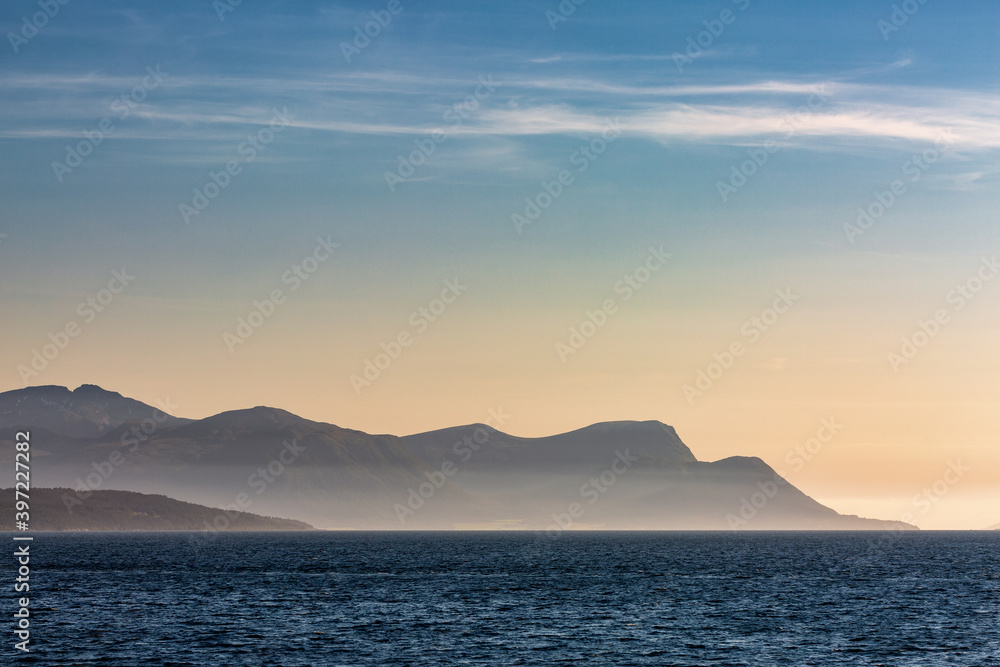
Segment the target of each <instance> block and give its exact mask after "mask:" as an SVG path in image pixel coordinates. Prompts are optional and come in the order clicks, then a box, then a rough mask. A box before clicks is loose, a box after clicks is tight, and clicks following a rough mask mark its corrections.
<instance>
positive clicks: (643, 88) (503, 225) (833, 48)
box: [0, 0, 1000, 528]
mask: <svg viewBox="0 0 1000 667" xmlns="http://www.w3.org/2000/svg"><path fill="white" fill-rule="evenodd" d="M46 7H47V8H48V9H47V11H48V14H45V13H44V11H45V10H46ZM0 27H2V32H3V33H4V35H6V38H5V39H4V42H5V43H4V44H2V45H0V91H2V93H0V199H2V202H3V204H2V206H0V235H2V236H0V312H2V322H3V324H2V332H3V338H2V340H3V345H2V346H0V389H2V390H8V389H17V388H21V387H24V386H33V385H43V384H57V385H66V386H69V387H71V388H72V387H76V386H78V385H80V384H83V383H92V384H98V385H100V386H102V387H104V388H106V389H110V390H113V391H118V392H120V393H122V394H124V395H126V396H130V397H133V398H137V399H139V400H143V401H145V402H147V403H155V402H156V401H167V400H169V402H170V404H171V405H172V406H176V408H175V410H174V412H175V414H179V415H181V416H185V417H190V418H201V417H205V416H209V415H211V414H215V413H218V412H221V411H224V410H231V409H239V408H245V407H250V406H254V405H270V406H274V407H280V408H284V409H287V410H290V411H292V412H294V413H296V414H299V415H301V416H303V417H307V418H310V419H315V420H319V421H326V422H330V423H334V424H337V425H339V426H343V427H349V428H356V429H360V430H364V431H367V432H371V433H394V434H399V435H405V434H410V433H416V432H422V431H426V430H430V429H434V428H441V427H445V426H452V425H456V424H466V423H473V422H485V421H487V420H488V419H490V417H491V414H494V413H491V411H494V412H496V411H500V412H501V413H502V414H503V415H505V421H504V426H503V430H505V431H507V432H509V433H513V434H515V435H522V436H539V435H548V434H554V433H559V432H563V431H567V430H572V429H575V428H579V427H581V426H584V425H587V424H590V423H594V422H598V421H611V420H625V419H641V420H645V419H657V420H660V421H662V422H664V423H667V424H670V425H673V426H674V427H675V428H676V429H677V431H678V433H679V435H680V436H681V438H682V439H683V440H684V441H685V442H686V443H687V444H688V445H689V446H690V447H691V449H692V450H693V451H694V453H695V454H696V455H697V456H698V457H699V458H700V459H701V460H717V459H721V458H724V457H726V456H732V455H755V456H759V457H761V458H763V459H764V460H765V461H767V462H768V463H769V464H771V465H772V466H773V467H774V468H775V469H776V470H778V471H779V472H780V473H782V474H783V475H785V476H786V478H788V479H789V480H790V481H791V482H792V483H794V484H796V485H797V486H798V487H799V488H801V489H802V490H803V491H805V492H806V493H807V494H809V495H811V496H813V497H814V498H816V499H817V500H819V501H820V502H823V503H825V504H827V505H829V506H831V507H833V508H834V509H837V510H838V511H840V512H844V513H850V514H860V515H862V516H870V517H877V518H883V519H899V518H900V517H902V516H903V515H904V514H909V515H911V516H913V517H914V518H913V519H912V522H913V523H916V524H917V525H918V526H920V527H921V528H983V527H986V526H988V525H991V524H994V523H997V522H998V521H1000V442H998V440H997V437H998V436H997V434H998V433H1000V410H998V409H997V408H998V404H1000V347H998V342H997V341H998V337H997V332H998V331H1000V308H998V306H1000V280H994V278H995V277H996V274H997V272H998V271H1000V268H998V267H997V265H996V262H997V257H998V254H997V253H1000V226H998V224H997V212H998V203H1000V199H998V194H1000V162H998V154H1000V89H998V82H1000V58H998V55H1000V46H998V45H1000V39H998V37H1000V34H998V33H1000V5H997V4H996V3H994V2H987V1H985V0H984V1H972V0H968V1H958V2H953V3H943V2H934V1H933V0H931V1H929V2H923V3H920V2H918V1H917V0H911V1H910V2H903V3H895V4H894V3H891V2H884V3H883V2H871V1H870V0H866V1H863V2H862V1H860V0H847V1H845V2H839V3H799V2H791V1H780V2H779V1H777V0H773V1H764V0H718V1H717V2H635V3H616V2H601V1H600V0H590V1H589V2H581V3H580V4H576V2H575V1H574V0H564V1H563V2H562V3H561V4H560V3H559V2H556V1H552V2H530V3H529V2H514V1H504V2H477V3H468V2H461V3H460V2H431V1H430V0H426V1H424V2H414V1H412V0H398V1H396V0H393V1H390V0H385V1H382V0H377V1H372V2H364V3H362V2H339V3H333V2H297V3H280V2H265V1H262V0H244V1H243V2H240V3H236V2H234V1H233V0H218V1H216V2H212V1H210V0H197V1H194V0H191V1H188V0H180V1H178V2H172V3H169V5H159V4H156V3H128V2H121V1H118V0H110V1H107V2H87V1H85V0H69V1H68V2H66V4H60V2H58V1H57V0H52V2H51V3H50V4H46V2H44V0H43V2H41V3H38V2H28V1H25V0H11V1H10V2H5V3H3V6H2V7H0Z"/></svg>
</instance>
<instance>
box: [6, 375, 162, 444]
mask: <svg viewBox="0 0 1000 667" xmlns="http://www.w3.org/2000/svg"><path fill="white" fill-rule="evenodd" d="M157 415H158V416H159V419H157V421H158V422H170V421H172V420H174V417H172V416H168V419H166V420H164V419H162V416H163V415H162V413H160V411H158V410H157V409H156V408H154V407H153V406H151V405H146V404H145V403H142V402H140V401H136V400H134V399H131V398H125V397H124V396H122V395H121V394H119V393H116V392H113V391H107V390H106V389H102V388H101V387H98V386H97V385H95V384H82V385H80V386H79V387H77V388H76V389H75V390H73V391H70V390H69V389H68V388H67V387H63V386H59V385H39V386H34V387H25V388H24V389H15V390H13V391H6V392H3V393H0V423H2V424H3V425H4V426H13V427H17V428H32V427H38V428H44V429H47V430H49V431H51V432H53V433H57V434H59V435H64V436H69V437H74V438H97V437H100V436H102V435H104V434H105V433H108V432H109V431H111V430H113V429H115V428H117V427H118V426H121V425H122V424H124V423H125V422H128V421H133V420H136V419H145V418H148V417H154V416H157Z"/></svg>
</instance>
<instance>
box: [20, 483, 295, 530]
mask: <svg viewBox="0 0 1000 667" xmlns="http://www.w3.org/2000/svg"><path fill="white" fill-rule="evenodd" d="M14 502H15V500H14V490H13V489H0V513H2V515H3V517H4V519H3V523H2V524H0V530H8V531H10V530H14ZM30 507H31V512H30V514H31V523H30V527H31V530H33V531H35V530H41V531H45V530H212V529H214V530H313V527H312V526H310V525H309V524H307V523H303V522H301V521H293V520H291V519H277V518H274V517H269V516H260V515H258V514H249V513H247V512H239V511H228V512H227V511H225V510H223V509H214V508H211V507H204V506H202V505H195V504H193V503H185V502H181V501H179V500H174V499H173V498H167V497H166V496H156V495H148V494H145V493H134V492H132V491H95V492H93V493H92V494H90V495H89V496H87V497H86V498H85V499H81V498H80V497H79V496H78V494H76V493H75V491H74V490H73V489H58V488H56V489H39V488H35V489H32V490H31V494H30ZM220 517H224V518H220Z"/></svg>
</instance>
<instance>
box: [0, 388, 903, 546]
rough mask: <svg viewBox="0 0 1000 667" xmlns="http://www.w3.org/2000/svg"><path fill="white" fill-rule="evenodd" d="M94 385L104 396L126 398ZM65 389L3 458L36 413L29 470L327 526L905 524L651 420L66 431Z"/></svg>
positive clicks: (259, 410) (2, 430) (128, 426)
mask: <svg viewBox="0 0 1000 667" xmlns="http://www.w3.org/2000/svg"><path fill="white" fill-rule="evenodd" d="M37 389H39V388H32V389H26V390H20V391H21V392H26V396H27V395H31V394H32V393H33V391H34V390H37ZM94 390H96V391H94ZM77 391H80V390H77ZM89 391H90V392H91V393H93V394H96V395H103V396H105V398H107V397H109V396H110V397H111V398H110V399H108V402H109V403H110V404H113V405H121V401H123V400H124V401H127V400H128V399H122V398H121V397H120V396H119V395H118V394H112V393H111V392H104V391H103V390H100V389H98V388H94V389H93V390H89ZM63 392H66V393H68V390H65V389H64V390H63ZM100 392H102V393H100ZM34 393H37V391H34ZM54 393H55V392H54ZM72 393H73V394H76V392H72ZM18 394H19V392H7V393H6V394H4V395H2V396H4V397H5V399H4V400H5V401H8V402H12V403H13V404H14V405H19V404H21V403H23V402H24V401H25V400H27V398H26V397H19V396H18ZM114 397H117V398H114ZM19 399H20V400H19ZM43 405H47V404H43ZM63 405H64V404H54V405H52V406H50V410H48V411H46V410H44V409H42V408H38V409H35V410H33V411H31V412H30V413H24V414H27V415H28V417H30V422H29V423H20V422H18V421H16V420H17V419H20V417H18V416H17V415H19V414H22V413H19V412H8V413H6V416H3V417H0V441H3V442H0V461H3V462H5V463H9V462H10V461H11V460H12V459H13V447H12V446H11V442H10V441H11V440H12V439H13V433H14V430H16V429H17V428H18V427H25V426H27V427H31V428H32V449H31V451H32V462H33V465H32V481H33V483H34V484H35V485H40V486H71V487H73V488H75V489H83V490H87V489H127V490H133V491H141V492H145V493H160V494H164V495H167V496H171V497H176V498H184V499H185V500H189V501H192V502H197V503H201V504H203V505H209V506H226V505H230V504H232V503H233V502H234V499H235V498H236V497H237V496H238V495H240V494H244V495H245V496H246V498H247V499H248V500H249V502H250V503H251V506H249V507H244V509H247V510H248V511H253V512H259V513H264V514H268V515H273V516H293V517H296V518H300V519H302V520H305V521H308V522H309V523H311V524H313V525H316V526H319V527H322V528H359V529H364V528H369V529H400V528H402V529H452V528H456V527H491V526H494V527H513V528H523V529H554V530H555V529H559V528H562V527H575V528H580V527H592V528H613V529H718V530H723V529H730V528H735V529H853V530H857V529H883V528H891V527H905V528H912V526H907V525H906V524H900V523H898V522H885V521H878V520H872V519H861V518H858V517H855V516H844V515H840V514H838V513H837V512H836V511H834V510H832V509H830V508H828V507H825V506H823V505H821V504H820V503H818V502H816V501H815V500H813V499H811V498H809V497H808V496H807V495H806V494H804V493H802V492H801V491H800V490H798V489H796V488H795V487H794V486H792V485H791V484H789V483H788V482H787V481H785V480H784V479H782V478H781V477H779V476H778V475H777V474H776V473H775V471H774V470H773V469H772V468H771V467H770V466H768V465H767V464H766V463H764V462H763V461H762V460H760V459H758V458H752V457H731V458H727V459H723V460H721V461H715V462H702V461H698V460H697V458H696V457H695V456H694V454H693V453H692V452H691V450H690V449H689V448H688V447H687V446H686V445H685V444H684V443H683V442H682V441H681V440H680V438H679V437H678V435H677V433H676V432H675V431H674V429H673V428H672V427H670V426H667V425H665V424H662V423H660V422H657V421H642V422H637V421H622V422H608V423H601V424H594V425H592V426H588V427H585V428H582V429H579V430H576V431H573V432H570V433H563V434H558V435H553V436H549V437H544V438H520V437H516V436H512V435H508V434H506V433H503V432H502V431H498V430H496V429H493V428H490V427H489V426H486V425H483V424H471V425H467V426H459V427H453V428H447V429H442V430H439V431H431V432H427V433H420V434H416V435H410V436H405V437H397V436H393V435H370V434H368V433H364V432H361V431H355V430H350V429H345V428H341V427H339V426H335V425H333V424H327V423H323V422H315V421H310V420H307V419H303V418H301V417H298V416H296V415H294V414H292V413H290V412H286V411H284V410H279V409H276V408H268V407H256V408H251V409H247V410H234V411H230V412H223V413H221V414H218V415H214V416H212V417H208V418H206V419H201V420H197V421H190V420H181V419H176V420H173V421H167V422H163V423H159V424H157V425H156V427H155V428H154V429H152V430H151V431H150V432H144V431H142V430H137V429H136V422H135V421H134V420H131V421H129V420H126V421H119V423H117V424H113V422H114V421H118V420H119V419H121V417H122V416H123V415H122V413H121V412H120V411H119V412H116V413H115V414H116V415H117V417H116V419H110V418H109V419H105V420H104V421H103V422H101V423H103V424H107V425H108V427H107V428H104V429H103V431H102V432H101V433H100V434H99V435H95V436H91V437H80V436H76V437H71V436H69V435H61V433H65V422H66V410H65V408H64V407H62V406H63ZM139 405H142V404H141V403H140V404H139ZM147 407H148V406H147ZM106 412H108V413H109V412H110V408H107V406H106ZM11 415H13V416H11ZM61 429H62V430H61Z"/></svg>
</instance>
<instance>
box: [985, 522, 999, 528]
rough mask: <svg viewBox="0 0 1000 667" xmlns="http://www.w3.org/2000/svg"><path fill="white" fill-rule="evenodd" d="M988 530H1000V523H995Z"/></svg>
mask: <svg viewBox="0 0 1000 667" xmlns="http://www.w3.org/2000/svg"><path fill="white" fill-rule="evenodd" d="M986 530H1000V523H995V524H993V525H992V526H990V527H989V528H987V529H986Z"/></svg>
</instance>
